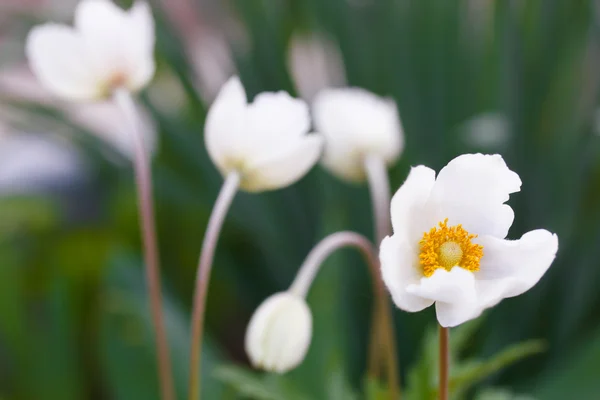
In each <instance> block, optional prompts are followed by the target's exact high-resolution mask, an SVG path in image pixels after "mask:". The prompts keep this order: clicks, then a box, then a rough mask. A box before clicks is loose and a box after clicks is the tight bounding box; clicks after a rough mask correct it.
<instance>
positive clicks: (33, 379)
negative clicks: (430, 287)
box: [0, 0, 600, 400]
mask: <svg viewBox="0 0 600 400" xmlns="http://www.w3.org/2000/svg"><path fill="white" fill-rule="evenodd" d="M165 4H166V7H170V6H169V2H161V3H160V4H158V3H152V5H153V11H154V14H155V18H156V20H157V36H158V38H157V47H156V54H157V60H158V71H157V80H160V79H161V77H165V76H168V77H170V78H169V79H171V80H172V81H173V82H174V83H175V84H176V85H177V86H178V87H179V88H180V89H181V93H182V96H183V102H182V104H181V106H180V107H178V108H177V109H176V111H175V112H166V111H164V110H163V109H161V107H159V106H158V105H157V104H156V101H155V100H153V99H154V97H153V96H149V95H146V94H145V93H143V94H142V95H141V97H142V99H143V101H144V102H145V104H146V105H147V107H148V108H149V109H150V110H151V112H152V116H153V118H154V119H155V121H156V123H157V126H158V130H159V151H158V153H157V154H156V156H155V158H154V162H153V168H154V170H153V174H154V182H155V198H156V203H157V219H158V232H159V237H160V251H161V259H162V272H163V284H164V298H165V312H166V313H167V317H166V319H167V324H168V330H169V339H170V342H171V349H172V357H173V364H174V367H175V373H176V383H177V389H178V392H179V398H180V399H183V398H184V393H185V392H186V381H187V369H188V355H187V351H188V341H189V332H188V324H189V318H188V316H189V312H190V305H191V296H192V290H193V287H192V284H193V280H194V275H195V270H194V268H195V265H196V262H197V257H198V252H199V249H200V244H201V241H202V237H203V232H204V229H205V226H206V223H207V220H208V217H209V214H210V211H211V206H212V202H213V201H214V200H215V198H216V196H217V193H218V190H219V187H220V185H221V183H222V178H221V177H220V176H219V174H218V173H217V171H216V169H215V168H214V166H213V165H212V164H211V162H210V160H209V159H208V156H207V154H206V150H205V147H204V144H203V137H202V135H203V123H204V118H205V115H206V110H207V108H208V106H209V104H206V102H205V101H204V100H202V99H203V97H202V96H201V95H200V93H198V91H196V89H195V88H194V86H193V83H192V82H193V81H194V69H193V67H192V65H191V64H190V62H189V61H188V59H187V55H188V54H187V53H186V50H185V48H184V45H183V43H184V42H182V41H181V40H180V39H179V35H180V34H181V30H180V29H175V27H174V23H173V20H172V19H170V18H169V17H168V15H167V14H166V13H165V11H164V9H162V8H161V7H164V6H165ZM598 7H599V4H598V2H596V1H591V0H575V1H574V0H512V1H510V0H507V1H484V0H480V1H478V0H473V1H466V0H463V1H459V0H439V1H433V0H431V1H430V0H412V1H409V0H304V1H299V0H262V1H260V0H237V1H232V2H206V1H204V2H201V3H200V2H199V3H198V4H196V10H197V13H198V15H197V17H198V20H199V21H204V23H206V24H207V25H210V26H212V27H213V29H217V30H218V29H221V30H223V31H225V33H226V35H225V37H227V38H230V40H231V50H232V51H233V54H234V62H235V65H236V68H237V70H238V71H239V75H240V76H241V79H242V81H243V82H244V85H245V86H246V89H247V91H248V93H249V96H250V97H252V96H254V95H255V94H257V93H258V92H261V91H265V90H287V91H289V92H291V93H293V94H294V93H296V92H297V91H296V88H295V86H294V83H293V79H292V78H291V76H290V73H289V69H288V66H287V52H288V50H289V43H290V39H291V37H292V34H294V33H297V32H318V33H320V34H322V35H328V36H329V37H330V38H331V39H332V40H334V41H335V42H337V43H338V45H339V48H340V50H341V54H342V57H343V62H344V65H345V73H346V76H347V80H348V84H349V85H352V86H360V87H364V88H366V89H369V90H371V91H373V92H375V93H378V94H381V95H389V96H392V97H393V98H394V99H395V100H396V101H397V104H398V107H399V110H400V114H401V118H402V123H403V126H404V130H405V135H406V148H405V150H404V152H403V154H402V157H401V159H400V160H399V161H398V163H397V164H396V165H394V166H393V168H392V169H391V170H390V180H391V186H392V189H393V190H395V189H397V188H398V187H399V186H400V184H401V183H402V182H403V180H404V179H405V177H406V175H407V172H408V170H409V168H410V166H411V165H417V164H425V165H427V166H429V167H432V168H434V169H438V170H439V168H441V167H443V166H444V165H445V164H446V163H447V162H448V161H449V160H451V159H452V158H453V157H455V156H457V155H459V154H462V153H469V152H479V151H481V152H491V153H500V154H502V155H503V157H504V158H505V160H506V162H507V164H508V165H509V167H510V168H511V169H513V170H514V171H516V172H517V173H518V174H519V175H520V176H521V179H522V181H523V187H522V191H521V192H520V193H517V194H515V195H513V196H512V198H511V200H510V202H509V204H510V205H511V206H512V207H513V208H514V210H515V214H516V218H515V223H514V225H513V226H512V228H511V230H510V233H509V238H518V237H520V235H521V234H523V233H524V232H526V231H528V230H531V229H535V228H546V229H548V230H550V231H553V232H556V233H557V234H558V236H559V240H560V244H559V252H558V256H557V259H556V261H555V262H554V264H553V266H552V267H551V268H550V270H549V271H548V273H547V274H546V276H545V277H544V279H542V281H541V282H540V283H539V284H538V285H537V286H536V287H534V288H533V289H532V290H531V291H530V292H528V293H527V294H525V295H523V296H520V297H518V298H514V299H508V300H505V301H504V302H502V303H501V304H500V305H499V306H497V307H496V308H494V309H493V310H491V311H490V312H488V313H486V314H485V316H484V318H485V320H484V321H483V324H482V326H481V328H480V329H479V330H478V331H477V332H476V333H475V334H474V336H473V338H472V340H471V341H470V342H469V343H468V346H466V349H465V352H466V354H469V355H473V356H477V357H486V356H489V355H491V354H493V353H495V352H497V351H499V350H501V349H503V348H505V347H506V346H507V345H509V344H511V343H515V342H519V341H523V340H526V339H534V338H541V339H544V340H545V341H546V343H547V345H548V347H547V350H546V351H545V352H544V353H543V354H541V355H536V356H534V357H531V358H528V359H527V360H524V361H522V362H519V363H517V364H515V365H514V366H512V367H510V368H508V369H506V370H504V371H503V372H502V373H498V374H494V375H493V376H491V377H490V378H488V379H487V380H485V381H483V382H481V386H482V387H483V386H486V387H487V386H493V387H505V388H509V389H511V391H514V392H518V393H526V394H530V395H532V396H534V397H536V398H539V399H543V400H546V399H548V400H553V399H565V398H567V396H569V397H570V398H577V399H594V398H598V396H599V395H600V379H598V377H599V376H600V375H599V374H600V315H599V313H600V290H598V288H599V284H600V262H599V260H600V246H599V243H600V229H598V225H599V223H600V207H599V204H598V203H599V202H600V154H599V151H598V150H599V149H600V140H599V139H600V138H599V137H598V134H597V132H596V130H597V129H598V127H597V126H596V109H597V103H598V91H599V89H600V8H598ZM214 8H217V9H218V10H219V12H215V11H214ZM205 10H207V11H205ZM208 10H210V13H209V11H208ZM474 10H475V11H474ZM204 12H206V13H207V14H206V15H204V14H203V13H204ZM220 13H221V14H220ZM222 14H225V15H227V17H226V18H225V17H223V16H222ZM216 15H217V16H218V15H221V17H217V16H216ZM218 18H222V19H218ZM225 19H235V20H236V21H237V22H236V23H237V24H239V26H237V28H236V29H241V30H243V32H245V39H244V41H245V43H243V46H242V45H240V44H239V43H237V42H236V40H237V39H236V36H235V35H228V33H229V29H232V28H231V26H230V25H228V24H226V23H225V22H224V21H225ZM39 22H42V21H39V20H37V19H35V18H33V17H31V16H27V15H23V16H22V17H20V18H18V19H15V20H13V21H10V24H9V23H8V22H7V21H4V24H5V26H6V30H8V31H9V32H10V33H11V34H12V35H14V37H16V38H19V39H21V40H23V39H24V37H25V35H26V33H27V30H28V29H29V27H30V26H32V24H34V23H39ZM6 58H7V55H6V54H5V55H4V56H2V61H3V62H4V61H6V60H5V59H6ZM201 62H202V61H201ZM2 101H3V104H4V103H7V104H9V103H10V102H9V101H8V100H6V99H4V98H3V99H2ZM10 104H11V105H12V106H15V104H14V103H10ZM17 108H18V109H19V110H21V111H23V110H25V111H26V112H27V113H28V115H31V117H32V118H33V117H40V118H42V120H44V121H48V120H54V122H53V125H52V126H53V129H54V130H55V131H58V132H59V133H60V131H61V129H62V128H61V126H63V125H62V124H61V121H62V117H61V115H60V113H58V112H56V111H55V110H51V109H48V108H47V107H38V106H32V105H25V104H18V105H17ZM485 115H488V116H489V115H492V116H494V118H495V119H494V121H497V120H500V121H501V127H502V132H503V135H501V138H500V141H499V142H498V141H496V142H494V141H493V142H492V143H491V144H490V143H486V142H485V141H482V140H477V138H475V139H473V137H472V136H465V132H466V131H469V132H470V131H473V129H471V130H469V129H470V127H472V124H471V123H470V122H469V121H471V122H472V121H473V119H476V120H480V118H481V117H482V116H485ZM56 122H58V123H56ZM42 126H43V125H42ZM495 126H496V125H495ZM72 128H73V127H72V126H68V127H67V125H66V124H65V125H64V129H65V132H66V131H67V130H71V129H72ZM476 128H477V129H475V130H474V133H473V135H474V136H477V137H483V135H485V134H486V132H485V131H486V129H492V128H490V127H489V124H487V125H485V124H484V126H481V125H479V126H477V125H476ZM69 137H72V136H71V135H69ZM76 143H77V145H78V147H79V148H80V149H81V151H82V152H83V154H84V158H85V161H86V165H87V167H88V168H89V170H90V171H91V175H92V179H91V181H90V182H88V184H86V186H85V187H84V188H83V189H81V190H74V191H70V192H69V193H68V195H64V194H61V195H57V194H56V193H44V194H41V195H19V196H16V195H4V196H3V197H2V198H1V199H0V399H3V400H17V399H19V400H20V399H27V400H29V399H32V400H38V399H45V400H52V399H60V400H71V399H123V400H131V399H134V400H135V399H150V400H151V399H157V398H158V396H157V383H156V372H155V371H156V370H155V356H154V350H153V347H152V343H153V339H152V331H151V323H150V319H149V313H148V309H147V301H146V293H145V287H144V280H143V271H142V269H141V253H140V238H139V232H138V225H137V223H138V221H137V210H136V201H135V200H136V198H135V188H134V182H133V174H132V170H131V168H130V166H129V165H128V163H127V162H125V163H121V164H120V165H115V164H113V163H111V162H109V161H108V160H107V158H106V152H111V151H112V150H111V149H110V148H105V147H106V145H104V144H102V143H100V142H99V141H97V140H94V139H90V137H89V136H87V135H85V134H84V133H83V132H82V133H81V137H79V136H78V137H76ZM100 150H102V151H100ZM75 207H77V209H78V210H79V211H81V210H82V209H83V211H81V212H80V213H79V214H78V217H77V218H73V217H72V214H73V208H75ZM371 224H372V220H371V205H370V201H369V196H368V189H367V187H366V186H365V185H349V184H347V183H344V182H341V181H339V180H337V179H335V178H334V177H332V176H331V175H329V174H328V173H327V171H325V170H323V169H322V168H321V167H320V166H317V167H315V168H314V169H313V170H312V171H311V172H310V173H309V174H308V175H307V176H306V177H305V178H303V179H302V180H301V181H299V182H298V183H296V184H294V185H293V186H291V187H289V188H286V189H284V190H279V191H275V192H269V193H261V194H246V193H241V194H239V195H238V196H237V197H236V199H235V201H234V203H233V206H232V209H231V212H230V213H229V215H228V217H227V220H226V223H225V225H224V229H223V233H222V236H221V239H220V242H219V246H218V249H217V252H216V259H215V263H214V272H213V279H212V282H211V285H210V294H209V300H208V310H207V312H208V314H207V331H208V332H207V335H206V336H207V339H206V343H205V346H204V354H203V357H204V368H203V369H204V377H203V382H204V385H203V393H204V398H205V399H221V398H223V399H236V398H241V397H238V396H237V395H236V394H235V390H233V389H232V388H231V387H229V386H226V385H224V384H223V383H221V381H220V380H218V379H216V377H215V368H216V367H217V366H219V365H224V364H229V363H231V362H234V363H242V364H243V363H246V358H245V355H244V350H243V337H244V332H245V327H246V324H247V322H248V320H249V318H250V316H251V314H252V312H253V310H254V309H255V308H256V306H258V304H259V303H260V302H261V301H262V300H263V299H264V298H266V297H267V296H269V295H270V294H272V293H274V292H276V291H280V290H283V289H285V288H286V287H287V286H288V285H289V284H290V283H291V281H292V279H293V277H294V275H295V272H296V270H297V268H298V267H299V265H300V264H301V262H302V260H303V258H304V257H305V255H306V254H307V253H308V251H309V250H310V249H311V247H312V246H313V245H314V244H315V243H316V242H317V241H318V240H319V239H320V238H322V237H324V236H325V235H326V234H328V233H331V232H335V231H337V230H341V229H351V230H355V231H358V232H360V233H363V234H365V235H368V236H369V237H372V236H373V233H372V227H371ZM308 301H309V304H310V306H311V309H312V311H313V314H314V336H313V342H312V345H311V348H310V351H309V354H308V356H307V358H306V361H305V362H304V363H303V364H302V365H301V366H300V367H299V368H298V369H297V370H295V371H293V372H292V373H290V374H289V375H288V376H286V377H285V378H284V379H281V380H278V379H277V378H273V377H267V378H266V379H267V381H269V382H271V383H270V384H273V385H276V386H277V385H284V386H286V387H287V389H286V390H289V391H290V392H296V391H297V392H302V393H303V395H304V396H305V397H306V398H309V399H311V398H312V399H318V400H320V399H333V398H336V397H335V396H340V397H337V398H340V399H344V398H348V397H344V395H343V394H341V395H339V394H338V395H336V394H335V391H336V387H337V386H336V385H338V386H339V387H340V388H342V387H346V386H348V387H350V388H353V389H354V390H358V389H359V388H360V387H361V386H362V384H363V374H364V372H365V364H366V348H367V339H368V336H367V335H368V331H369V321H370V310H371V302H372V294H371V290H370V283H369V277H368V274H367V272H366V269H365V268H364V265H363V264H362V261H361V259H360V257H359V256H358V255H357V254H356V253H355V252H352V251H342V252H340V253H339V254H336V255H335V256H334V257H332V258H331V259H330V260H328V262H327V263H326V264H325V265H324V267H323V269H322V271H321V273H320V274H319V275H318V277H317V280H316V284H315V285H314V287H313V289H312V290H311V292H310V295H309V297H308ZM394 319H395V325H396V332H397V340H398V350H399V355H400V360H401V366H402V371H403V380H406V376H407V371H408V370H409V369H410V367H411V365H415V364H414V363H415V362H416V360H417V359H418V358H419V355H420V354H421V353H420V351H419V349H420V348H421V345H422V339H423V338H424V337H425V336H426V331H427V329H428V328H430V327H431V326H433V323H434V321H435V319H434V313H433V312H432V310H428V311H425V312H422V313H418V314H407V313H404V312H401V311H399V310H395V311H394ZM290 388H292V389H290ZM294 388H295V389H294ZM340 390H342V389H340ZM258 398H260V397H258ZM490 398H492V397H490ZM499 398H512V397H499Z"/></svg>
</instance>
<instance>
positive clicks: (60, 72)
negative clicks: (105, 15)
mask: <svg viewBox="0 0 600 400" xmlns="http://www.w3.org/2000/svg"><path fill="white" fill-rule="evenodd" d="M26 52H27V57H28V59H29V65H30V67H31V69H32V71H33V72H34V74H35V75H36V76H37V78H38V79H39V80H40V82H41V83H42V85H44V86H45V87H47V88H48V89H49V90H50V91H52V92H53V93H55V94H56V95H58V96H62V97H65V98H68V99H71V100H92V99H95V98H98V97H100V96H102V95H103V93H102V90H103V88H102V87H101V86H99V84H98V80H97V78H96V76H95V75H94V74H93V72H92V70H91V68H90V65H89V63H88V60H87V57H86V49H85V43H84V42H83V40H82V39H81V38H80V37H79V36H78V35H77V34H76V33H75V32H74V31H73V30H72V29H71V28H69V27H67V26H64V25H57V24H46V25H42V26H38V27H36V28H33V29H32V30H31V32H30V33H29V36H28V37H27V45H26Z"/></svg>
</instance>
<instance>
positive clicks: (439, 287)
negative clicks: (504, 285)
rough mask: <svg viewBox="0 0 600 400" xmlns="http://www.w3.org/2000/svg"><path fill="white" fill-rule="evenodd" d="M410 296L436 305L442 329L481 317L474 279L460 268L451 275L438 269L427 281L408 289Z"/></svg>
mask: <svg viewBox="0 0 600 400" xmlns="http://www.w3.org/2000/svg"><path fill="white" fill-rule="evenodd" d="M407 291H408V292H409V293H412V294H414V295H416V296H420V297H423V298H426V299H429V300H431V301H435V310H436V315H437V319H438V322H439V323H440V325H441V326H444V327H449V326H456V325H459V324H461V323H463V322H465V321H468V320H469V319H472V318H475V317H476V316H477V315H479V314H480V313H481V310H480V309H479V307H478V306H477V302H476V298H477V292H476V290H475V276H474V275H473V273H472V272H470V271H467V270H466V269H463V268H461V267H454V268H452V270H451V271H446V270H445V269H443V268H440V269H437V270H436V271H435V272H434V273H433V275H431V276H430V277H428V278H421V280H420V282H419V283H417V284H412V285H409V287H408V288H407Z"/></svg>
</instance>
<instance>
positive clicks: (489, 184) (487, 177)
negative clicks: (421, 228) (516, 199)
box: [429, 154, 521, 238]
mask: <svg viewBox="0 0 600 400" xmlns="http://www.w3.org/2000/svg"><path fill="white" fill-rule="evenodd" d="M520 188H521V179H520V178H519V175H517V174H516V173H515V172H513V171H511V170H510V169H508V167H507V166H506V163H505V162H504V160H503V159H502V157H501V156H500V155H498V154H495V155H483V154H465V155H462V156H459V157H456V158H455V159H454V160H452V161H450V162H449V163H448V165H447V166H446V167H444V168H443V169H442V170H441V171H440V173H439V174H438V177H437V180H436V182H435V185H434V186H433V189H432V191H431V198H430V200H429V202H430V204H431V210H430V211H431V212H432V213H433V212H435V213H436V215H435V219H437V220H439V221H443V220H444V219H445V218H448V225H449V226H452V225H457V224H462V225H463V227H464V228H465V229H466V230H467V231H469V232H471V233H475V234H479V235H491V236H496V237H500V238H504V237H506V235H507V233H508V229H509V228H510V226H511V225H512V222H513V219H514V212H513V210H512V208H510V206H508V205H506V204H504V203H505V202H506V201H507V200H508V199H509V194H510V193H514V192H518V191H519V190H520Z"/></svg>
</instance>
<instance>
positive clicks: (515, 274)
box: [475, 229, 558, 307]
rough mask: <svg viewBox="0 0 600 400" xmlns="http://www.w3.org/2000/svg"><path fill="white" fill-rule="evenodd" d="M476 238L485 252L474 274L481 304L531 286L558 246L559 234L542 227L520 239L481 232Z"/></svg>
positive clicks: (488, 303)
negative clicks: (484, 234)
mask: <svg viewBox="0 0 600 400" xmlns="http://www.w3.org/2000/svg"><path fill="white" fill-rule="evenodd" d="M478 242H479V244H481V245H483V249H484V256H483V258H482V259H481V265H480V270H479V271H478V272H475V276H476V279H477V280H478V286H479V288H478V289H479V290H478V291H479V295H478V296H479V298H480V299H479V302H480V303H481V304H482V305H483V306H484V307H491V306H493V305H495V304H496V303H498V302H499V301H500V300H502V299H504V298H507V297H514V296H518V295H520V294H522V293H524V292H526V291H528V290H529V289H531V288H532V287H533V286H534V285H535V284H536V283H537V282H538V281H539V280H540V279H541V278H542V276H543V275H544V274H545V273H546V271H547V270H548V268H549V267H550V265H551V264H552V261H554V258H555V256H556V252H557V250H558V237H557V236H556V235H555V234H552V233H550V232H548V231H547V230H545V229H537V230H534V231H531V232H527V233H526V234H524V235H523V236H522V237H521V239H519V240H502V239H498V238H495V237H491V236H482V237H480V238H478Z"/></svg>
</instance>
